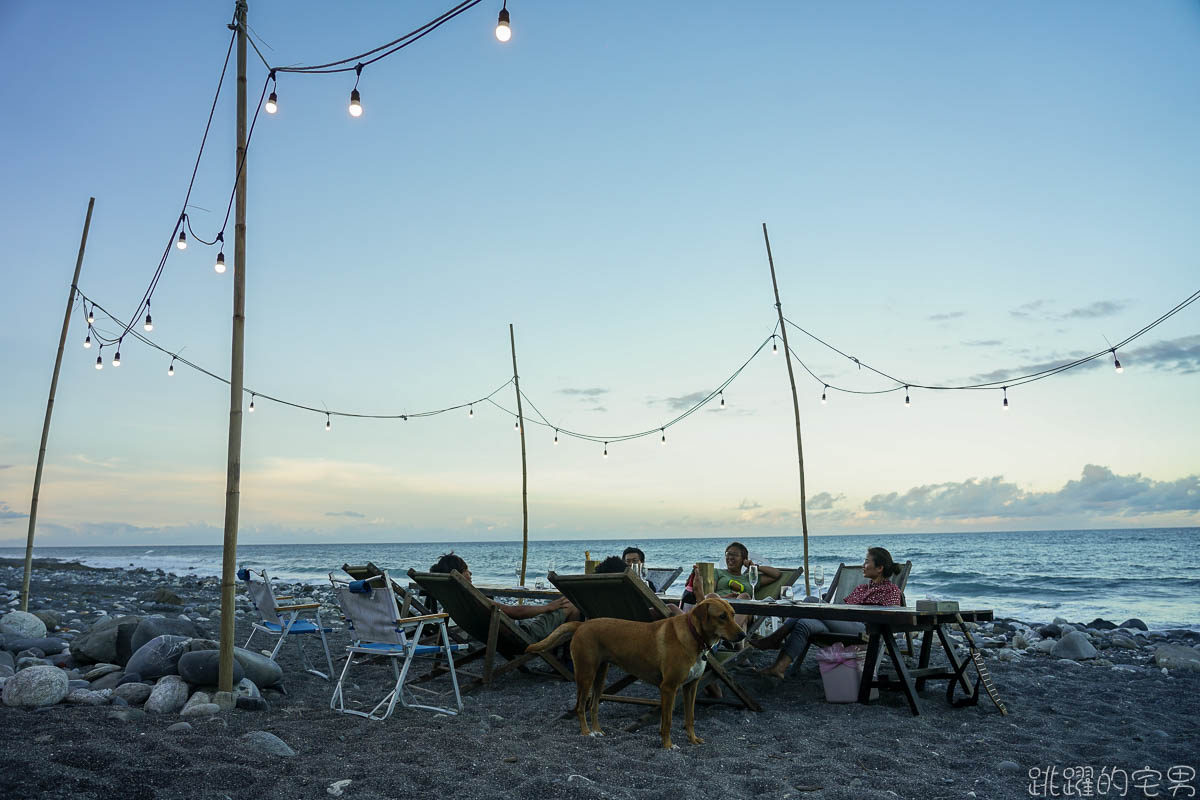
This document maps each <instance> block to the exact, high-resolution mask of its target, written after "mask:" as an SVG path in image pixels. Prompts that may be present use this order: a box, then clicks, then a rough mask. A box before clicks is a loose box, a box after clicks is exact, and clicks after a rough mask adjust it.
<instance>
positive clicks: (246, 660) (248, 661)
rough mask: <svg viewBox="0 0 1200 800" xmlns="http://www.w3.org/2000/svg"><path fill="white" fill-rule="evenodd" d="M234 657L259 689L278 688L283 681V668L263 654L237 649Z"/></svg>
mask: <svg viewBox="0 0 1200 800" xmlns="http://www.w3.org/2000/svg"><path fill="white" fill-rule="evenodd" d="M233 657H234V658H235V659H236V660H237V662H238V663H239V664H241V665H242V669H244V670H245V671H246V677H247V678H249V679H250V680H251V681H253V682H254V685H255V686H257V687H258V688H259V689H267V688H270V687H272V686H278V685H279V684H280V683H281V682H282V681H283V668H282V667H280V666H279V665H278V664H276V663H275V662H274V661H272V660H271V659H269V658H267V657H266V656H264V655H263V654H262V653H255V652H252V651H250V650H245V649H243V648H241V647H235V648H233Z"/></svg>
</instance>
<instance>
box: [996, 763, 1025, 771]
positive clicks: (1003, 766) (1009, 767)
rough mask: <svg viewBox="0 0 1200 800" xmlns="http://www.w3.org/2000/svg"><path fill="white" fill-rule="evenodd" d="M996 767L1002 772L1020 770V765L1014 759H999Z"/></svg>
mask: <svg viewBox="0 0 1200 800" xmlns="http://www.w3.org/2000/svg"><path fill="white" fill-rule="evenodd" d="M996 769H998V770H1001V771H1003V772H1020V771H1021V765H1020V764H1018V763H1017V762H1015V761H1001V762H1000V763H999V764H997V765H996Z"/></svg>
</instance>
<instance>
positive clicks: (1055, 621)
mask: <svg viewBox="0 0 1200 800" xmlns="http://www.w3.org/2000/svg"><path fill="white" fill-rule="evenodd" d="M1052 623H1053V624H1055V625H1066V624H1067V620H1066V619H1064V618H1063V617H1055V618H1054V619H1053V620H1052Z"/></svg>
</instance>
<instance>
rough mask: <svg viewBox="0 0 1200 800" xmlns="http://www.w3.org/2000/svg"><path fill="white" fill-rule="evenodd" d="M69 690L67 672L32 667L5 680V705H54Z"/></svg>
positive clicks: (24, 706)
mask: <svg viewBox="0 0 1200 800" xmlns="http://www.w3.org/2000/svg"><path fill="white" fill-rule="evenodd" d="M38 622H39V623H40V622H41V620H38ZM69 691H70V687H69V686H68V685H67V673H65V672H63V671H62V670H61V669H59V668H58V667H30V668H29V669H23V670H21V671H20V672H18V673H17V674H16V675H13V676H12V677H11V678H8V679H7V680H5V682H4V705H6V706H14V707H17V708H39V707H42V706H52V705H55V704H57V703H61V702H62V701H63V698H65V697H66V696H67V693H68V692H69Z"/></svg>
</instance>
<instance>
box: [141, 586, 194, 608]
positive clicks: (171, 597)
mask: <svg viewBox="0 0 1200 800" xmlns="http://www.w3.org/2000/svg"><path fill="white" fill-rule="evenodd" d="M137 598H138V600H142V601H145V602H147V603H158V604H160V605H168V606H181V605H183V601H182V600H180V599H179V595H177V594H175V593H174V592H172V591H171V590H170V589H168V588H166V587H165V586H160V587H158V588H157V589H154V590H152V591H147V592H138V596H137Z"/></svg>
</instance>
